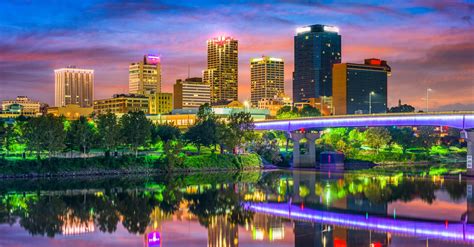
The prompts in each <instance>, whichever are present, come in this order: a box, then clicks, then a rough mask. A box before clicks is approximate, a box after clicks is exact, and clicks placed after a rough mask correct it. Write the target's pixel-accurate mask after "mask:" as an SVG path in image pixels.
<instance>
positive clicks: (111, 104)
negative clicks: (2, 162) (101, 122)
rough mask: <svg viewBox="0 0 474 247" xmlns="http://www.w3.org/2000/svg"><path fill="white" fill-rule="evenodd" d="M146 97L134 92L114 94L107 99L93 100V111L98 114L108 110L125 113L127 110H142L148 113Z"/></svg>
mask: <svg viewBox="0 0 474 247" xmlns="http://www.w3.org/2000/svg"><path fill="white" fill-rule="evenodd" d="M148 104H149V103H148V97H146V96H143V95H135V94H115V95H114V96H113V97H112V98H109V99H100V100H95V101H94V112H95V113H96V114H98V115H100V114H106V113H108V112H111V113H114V114H125V113H128V112H137V111H142V112H144V113H148V107H149V105H148Z"/></svg>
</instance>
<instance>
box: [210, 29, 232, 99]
mask: <svg viewBox="0 0 474 247" xmlns="http://www.w3.org/2000/svg"><path fill="white" fill-rule="evenodd" d="M238 57H239V54H238V41H237V40H235V39H233V38H232V37H224V36H220V37H217V38H213V39H210V40H208V41H207V69H206V70H205V71H204V72H203V77H204V82H205V83H207V84H209V85H210V87H211V104H212V105H223V104H228V103H229V102H232V101H234V100H237V86H238V67H239V59H238Z"/></svg>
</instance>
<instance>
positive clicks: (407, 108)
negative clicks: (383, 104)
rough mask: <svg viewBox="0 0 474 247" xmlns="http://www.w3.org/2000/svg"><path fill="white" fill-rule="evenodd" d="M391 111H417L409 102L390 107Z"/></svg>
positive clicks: (389, 110)
mask: <svg viewBox="0 0 474 247" xmlns="http://www.w3.org/2000/svg"><path fill="white" fill-rule="evenodd" d="M387 112H389V113H402V112H415V107H413V106H411V105H407V104H403V105H398V106H394V107H391V108H389V109H388V111H387Z"/></svg>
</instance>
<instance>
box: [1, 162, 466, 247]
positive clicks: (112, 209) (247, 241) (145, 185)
mask: <svg viewBox="0 0 474 247" xmlns="http://www.w3.org/2000/svg"><path fill="white" fill-rule="evenodd" d="M473 183H474V182H473V181H467V182H466V181H465V180H457V179H444V178H442V177H423V178H420V177H403V176H400V175H394V176H373V175H360V174H332V173H314V172H285V171H274V172H265V173H259V172H256V173H225V174H195V175H189V176H174V177H148V178H136V177H125V178H108V179H68V180H61V179H54V180H24V181H23V180H8V181H4V182H3V183H2V184H1V185H0V202H1V203H0V233H1V234H2V235H1V236H2V237H0V245H2V239H5V241H8V242H3V244H5V243H12V244H17V245H19V243H24V242H28V241H27V239H28V238H32V236H44V237H43V238H41V239H42V240H43V241H44V245H45V246H47V245H51V244H52V243H54V242H55V241H61V240H64V239H67V240H68V241H69V242H68V245H69V246H74V245H75V241H78V240H84V239H89V241H99V240H103V239H106V238H109V237H107V236H110V235H112V236H114V238H116V239H119V240H117V241H125V240H124V239H133V240H134V242H133V243H134V244H133V245H137V246H183V245H188V246H191V245H192V244H193V243H195V244H196V246H202V242H200V241H201V240H202V239H201V238H205V239H207V245H208V246H239V245H240V246H248V245H252V244H256V243H258V244H259V246H265V245H272V246H273V245H276V246H407V245H409V246H410V245H411V246H416V245H420V246H426V245H427V244H428V245H431V246H449V245H452V246H457V245H459V244H472V243H473V242H474V225H472V224H471V221H474V212H473V211H474V210H473V209H474V204H473V200H472V184H473ZM471 216H472V217H471ZM18 227H21V229H22V230H23V232H24V233H25V234H23V235H19V236H14V235H7V234H9V233H12V232H14V231H16V230H18ZM120 229H124V230H125V231H121V230H120ZM185 231H186V232H185ZM181 235H186V236H185V238H184V237H182V236H181ZM4 236H10V237H4ZM68 236H70V237H68ZM91 236H94V237H91ZM35 239H36V240H37V239H38V238H35ZM90 239H93V240H90ZM25 240H26V241H25ZM180 241H181V242H180ZM91 244H96V245H99V243H98V242H94V243H91ZM109 244H111V243H109ZM36 245H40V246H41V244H36ZM77 245H79V243H78V244H77ZM114 245H116V244H114ZM128 245H130V244H128Z"/></svg>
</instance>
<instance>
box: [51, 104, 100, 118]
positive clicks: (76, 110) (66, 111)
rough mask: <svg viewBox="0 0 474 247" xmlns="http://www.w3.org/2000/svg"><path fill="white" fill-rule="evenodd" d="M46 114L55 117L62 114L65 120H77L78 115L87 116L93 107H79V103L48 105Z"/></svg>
mask: <svg viewBox="0 0 474 247" xmlns="http://www.w3.org/2000/svg"><path fill="white" fill-rule="evenodd" d="M47 111H48V112H47V113H48V114H52V115H54V116H56V117H60V116H64V117H65V118H66V120H77V119H79V118H80V117H88V116H90V115H91V114H92V112H93V111H94V109H93V108H92V107H80V106H79V105H67V106H62V107H50V108H48V110H47Z"/></svg>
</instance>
